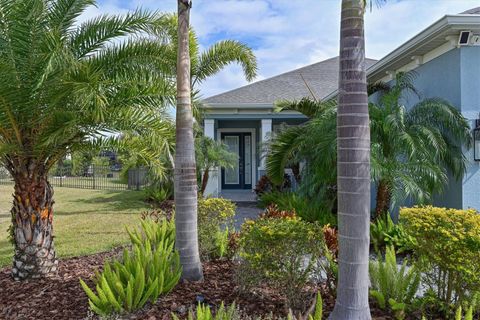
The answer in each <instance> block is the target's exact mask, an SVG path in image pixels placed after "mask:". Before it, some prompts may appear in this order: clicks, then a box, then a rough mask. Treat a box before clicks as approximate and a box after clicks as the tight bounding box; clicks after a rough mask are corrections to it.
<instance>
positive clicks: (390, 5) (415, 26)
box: [81, 0, 480, 98]
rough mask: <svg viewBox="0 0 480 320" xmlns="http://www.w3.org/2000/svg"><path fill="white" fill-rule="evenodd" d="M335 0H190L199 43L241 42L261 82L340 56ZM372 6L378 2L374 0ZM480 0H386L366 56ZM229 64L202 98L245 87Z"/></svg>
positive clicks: (145, 3) (171, 6) (368, 21)
mask: <svg viewBox="0 0 480 320" xmlns="http://www.w3.org/2000/svg"><path fill="white" fill-rule="evenodd" d="M340 2H341V1H340V0H193V7H192V10H191V13H190V14H191V21H190V23H191V26H192V27H193V28H194V29H195V31H196V33H197V35H198V37H199V40H200V45H201V48H203V49H205V48H208V47H209V46H210V45H212V44H213V43H215V42H216V41H219V40H224V39H231V40H238V41H242V42H244V43H245V44H247V45H248V46H250V47H251V48H252V49H253V51H254V53H255V56H256V57H257V59H258V76H257V78H256V79H255V80H254V81H258V80H262V79H265V78H268V77H271V76H274V75H277V74H280V73H283V72H287V71H289V70H293V69H296V68H299V67H302V66H305V65H308V64H312V63H315V62H319V61H322V60H325V59H328V58H331V57H335V56H337V55H338V50H339V49H338V47H339V28H340ZM373 2H374V3H375V1H374V0H373ZM176 6H177V1H176V0H99V2H98V5H97V7H96V8H95V7H91V8H89V9H88V10H87V12H85V14H84V16H83V17H81V19H82V20H84V19H88V18H91V17H94V16H96V15H98V14H105V13H111V14H113V13H125V12H128V11H129V10H133V9H135V8H138V7H141V8H144V9H151V10H158V11H161V12H176V10H177V7H176ZM479 6H480V0H388V1H387V2H386V4H384V5H382V6H381V7H380V8H378V7H376V6H375V4H374V5H373V7H372V8H371V10H370V9H369V10H367V12H366V14H365V38H366V45H365V47H366V56H367V57H368V58H372V59H380V58H382V57H383V56H385V55H386V54H388V53H389V52H391V51H393V50H394V49H395V48H397V47H398V46H400V45H401V44H403V43H404V42H405V41H407V40H408V39H410V38H412V37H413V36H415V35H416V34H417V33H419V32H420V31H422V30H423V29H425V28H427V27H428V26H430V25H431V24H432V23H434V22H435V21H437V20H438V19H440V18H441V17H443V16H444V15H445V14H456V13H460V12H463V11H465V10H468V9H471V8H474V7H479ZM247 83H248V82H247V81H246V80H245V79H244V76H243V74H242V71H241V68H240V67H239V66H238V65H231V66H228V67H227V68H225V69H224V70H223V71H221V72H220V73H219V74H217V75H216V76H214V77H212V78H210V79H208V80H207V81H205V82H204V83H202V85H201V87H200V92H201V95H202V97H204V98H206V97H209V96H212V95H215V94H218V93H222V92H225V91H228V90H231V89H235V88H238V87H240V86H243V85H245V84H247Z"/></svg>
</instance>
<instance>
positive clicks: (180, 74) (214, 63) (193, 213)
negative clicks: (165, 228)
mask: <svg viewBox="0 0 480 320" xmlns="http://www.w3.org/2000/svg"><path fill="white" fill-rule="evenodd" d="M177 3H178V19H170V28H168V29H167V34H168V35H169V38H170V39H172V43H173V44H174V46H173V49H174V50H172V52H171V53H170V55H173V56H175V55H176V60H177V64H176V74H177V110H176V114H177V116H176V152H175V165H174V167H175V169H174V172H175V207H176V220H175V221H176V223H177V231H178V232H177V241H176V245H177V248H178V249H179V251H180V259H181V261H182V266H183V277H184V278H185V279H189V280H201V279H202V277H203V276H202V268H201V263H200V257H199V252H198V235H197V234H198V232H197V183H196V176H197V175H196V164H195V150H194V138H193V112H192V88H193V87H194V86H195V85H196V84H199V83H201V82H202V81H204V80H205V79H206V78H208V77H210V76H212V75H214V74H216V73H218V72H219V71H220V70H221V69H222V68H223V67H225V66H226V65H228V64H230V63H232V62H238V63H239V64H240V65H241V66H242V68H243V71H244V74H245V76H246V78H247V80H252V79H253V78H254V77H255V75H256V71H257V63H256V59H255V56H254V55H253V52H252V50H251V49H250V48H249V47H247V46H246V45H244V44H242V43H240V42H237V41H231V40H225V41H220V42H218V43H216V44H214V45H212V46H211V47H210V48H208V49H207V50H206V51H205V52H203V53H201V54H199V51H198V41H197V40H196V37H195V34H194V33H193V32H191V31H190V29H189V19H190V8H191V6H192V1H190V0H178V1H177ZM196 93H197V91H195V90H193V96H195V95H196ZM197 110H198V109H197Z"/></svg>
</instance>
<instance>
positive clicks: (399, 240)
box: [370, 213, 415, 253]
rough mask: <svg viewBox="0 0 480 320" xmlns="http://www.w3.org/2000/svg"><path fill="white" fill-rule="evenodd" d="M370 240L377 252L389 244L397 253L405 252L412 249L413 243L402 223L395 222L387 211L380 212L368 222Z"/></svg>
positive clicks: (413, 240)
mask: <svg viewBox="0 0 480 320" xmlns="http://www.w3.org/2000/svg"><path fill="white" fill-rule="evenodd" d="M370 241H371V243H372V244H373V248H374V249H375V252H377V253H380V251H384V249H385V248H386V247H389V246H393V247H394V248H395V249H396V250H397V251H398V253H402V252H407V251H410V250H412V248H413V246H414V243H415V239H414V238H413V237H412V236H410V235H409V234H408V233H407V232H406V231H405V228H404V227H403V224H400V223H397V224H395V223H394V222H393V220H392V218H391V217H390V214H389V213H386V214H382V215H381V216H380V217H378V218H377V219H376V220H375V221H373V222H371V223H370Z"/></svg>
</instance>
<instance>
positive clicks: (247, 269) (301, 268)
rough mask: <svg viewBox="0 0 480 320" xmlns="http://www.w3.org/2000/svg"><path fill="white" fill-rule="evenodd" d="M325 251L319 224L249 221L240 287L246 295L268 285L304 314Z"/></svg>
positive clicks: (242, 240) (243, 238)
mask: <svg viewBox="0 0 480 320" xmlns="http://www.w3.org/2000/svg"><path fill="white" fill-rule="evenodd" d="M323 248H324V241H323V233H322V228H321V226H319V225H318V224H314V223H309V222H305V221H303V220H301V219H299V218H296V217H287V218H263V219H258V220H256V221H247V222H246V223H245V224H244V225H243V227H242V231H241V236H240V257H241V258H242V259H241V262H240V265H239V268H238V272H237V279H238V283H239V285H240V287H241V289H243V290H245V291H250V290H251V289H253V288H258V287H261V286H262V285H267V286H268V287H269V288H272V289H276V290H277V291H278V292H280V293H283V294H285V297H286V299H287V304H288V306H289V307H291V308H293V309H294V310H301V309H302V308H303V307H305V306H304V304H305V301H306V299H305V296H304V292H303V291H304V288H305V286H306V284H307V283H308V282H309V281H310V280H312V278H313V276H314V275H315V273H316V268H317V267H318V266H319V259H320V258H321V256H322V254H323Z"/></svg>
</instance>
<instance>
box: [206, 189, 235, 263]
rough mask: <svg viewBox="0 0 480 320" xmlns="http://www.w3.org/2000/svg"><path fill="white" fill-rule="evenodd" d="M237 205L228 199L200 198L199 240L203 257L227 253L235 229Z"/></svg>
mask: <svg viewBox="0 0 480 320" xmlns="http://www.w3.org/2000/svg"><path fill="white" fill-rule="evenodd" d="M235 210H236V206H235V204H234V203H233V202H232V201H230V200H227V199H223V198H206V199H198V241H199V247H200V256H201V257H202V258H203V259H206V260H209V259H215V258H223V257H225V256H226V255H227V247H228V239H229V234H230V230H234V225H233V222H234V221H233V217H234V216H235Z"/></svg>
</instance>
